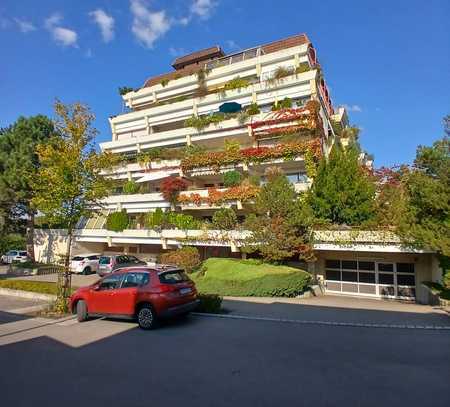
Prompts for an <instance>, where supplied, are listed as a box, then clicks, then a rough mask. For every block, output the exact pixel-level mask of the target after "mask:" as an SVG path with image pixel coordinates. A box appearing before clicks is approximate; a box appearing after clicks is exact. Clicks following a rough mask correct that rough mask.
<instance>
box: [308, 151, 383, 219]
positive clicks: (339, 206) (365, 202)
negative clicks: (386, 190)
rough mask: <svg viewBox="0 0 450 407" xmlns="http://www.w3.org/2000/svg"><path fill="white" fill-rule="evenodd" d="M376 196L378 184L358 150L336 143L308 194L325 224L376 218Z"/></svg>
mask: <svg viewBox="0 0 450 407" xmlns="http://www.w3.org/2000/svg"><path fill="white" fill-rule="evenodd" d="M374 199H375V184H374V182H373V180H372V179H371V177H370V175H369V172H368V171H367V169H366V168H365V167H364V166H363V165H362V164H361V163H360V162H359V151H358V149H357V148H356V147H355V146H351V147H349V148H347V149H344V148H343V147H340V146H338V145H335V146H334V147H333V149H332V151H331V153H330V156H329V157H328V159H326V158H323V159H322V161H321V163H320V164H319V168H318V170H317V176H316V178H315V179H314V182H313V185H312V189H311V191H310V193H309V197H308V202H309V203H310V205H311V207H312V209H313V211H314V215H315V217H316V218H317V219H318V220H320V221H322V222H326V223H333V224H339V225H343V224H346V225H361V224H363V223H364V222H368V221H370V220H372V219H373V218H374V216H375V212H374Z"/></svg>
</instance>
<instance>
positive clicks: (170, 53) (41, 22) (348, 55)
mask: <svg viewBox="0 0 450 407" xmlns="http://www.w3.org/2000/svg"><path fill="white" fill-rule="evenodd" d="M37 4H39V7H37ZM301 32H305V33H307V35H308V36H309V38H310V39H311V41H312V42H313V44H314V46H315V47H316V49H317V51H318V56H319V60H320V62H321V64H322V66H323V68H324V73H325V78H326V80H327V82H328V85H329V87H330V89H331V95H332V98H333V101H334V104H335V105H339V104H345V105H347V106H349V107H350V112H349V114H350V119H351V122H352V123H353V124H356V125H358V126H360V127H361V128H362V136H361V143H362V145H363V147H364V148H365V149H366V150H367V151H368V152H371V153H373V154H374V155H375V162H376V165H392V164H397V163H401V162H410V161H411V160H412V159H413V157H414V155H415V149H416V146H417V145H418V144H430V143H431V142H432V141H433V140H435V139H437V138H439V137H441V136H442V134H443V130H442V117H443V116H444V115H446V114H450V1H448V0H442V1H439V0H428V1H426V2H425V1H423V0H422V1H415V0H409V1H400V0H396V1H392V0H390V1H384V0H378V1H368V0H366V1H361V0H354V1H346V0H341V1H339V2H336V1H326V0H322V1H320V2H316V1H305V2H303V1H298V0H293V1H287V0H285V1H277V2H275V1H269V0H258V1H256V0H239V1H236V0H172V1H168V0H166V1H157V0H130V1H127V0H90V1H76V0H73V1H64V2H63V1H57V0H40V1H39V2H36V1H35V0H21V1H17V0H2V2H1V3H0V44H1V54H0V55H1V63H0V91H1V94H2V98H3V102H2V104H1V109H0V126H2V127H3V126H6V125H8V124H10V123H12V122H14V121H15V120H16V118H17V117H18V116H20V115H25V116H29V115H35V114H38V113H43V114H47V115H50V116H51V115H52V103H53V101H54V99H55V98H56V97H58V98H59V99H61V100H62V101H63V102H74V101H82V102H84V103H86V104H88V105H89V106H90V107H91V109H92V110H93V111H94V113H95V114H96V117H97V119H96V122H95V126H96V127H97V129H98V130H99V132H100V134H99V136H98V141H106V140H110V138H111V135H110V129H109V125H108V120H107V118H108V116H110V115H113V114H117V113H119V112H120V111H121V100H120V97H119V95H118V92H117V88H118V87H119V86H131V87H138V86H140V85H141V84H142V83H143V82H144V80H145V79H146V78H147V77H150V76H153V75H155V74H159V73H163V72H166V71H168V70H170V69H171V67H170V63H171V62H172V60H173V59H174V58H175V57H176V56H177V55H179V54H183V53H188V52H192V51H195V50H197V49H201V48H205V47H208V46H210V45H216V44H218V45H221V46H222V47H223V48H224V49H225V51H228V52H231V51H236V50H238V49H241V48H248V47H252V46H255V45H258V44H261V43H265V42H270V41H273V40H276V39H280V38H283V37H286V36H290V35H293V34H297V33H301Z"/></svg>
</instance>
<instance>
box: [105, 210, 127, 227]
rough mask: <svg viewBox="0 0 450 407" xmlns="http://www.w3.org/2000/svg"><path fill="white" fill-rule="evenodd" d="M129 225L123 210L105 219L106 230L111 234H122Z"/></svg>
mask: <svg viewBox="0 0 450 407" xmlns="http://www.w3.org/2000/svg"><path fill="white" fill-rule="evenodd" d="M129 223H130V219H129V217H128V214H127V212H126V211H125V210H122V211H120V212H113V213H110V214H109V215H108V217H107V218H106V229H107V230H112V231H113V232H122V231H123V230H125V229H126V228H127V227H128V225H129Z"/></svg>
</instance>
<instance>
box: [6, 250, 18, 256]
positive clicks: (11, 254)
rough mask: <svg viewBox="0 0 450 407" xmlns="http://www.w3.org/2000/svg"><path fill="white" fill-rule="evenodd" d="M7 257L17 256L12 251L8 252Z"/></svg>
mask: <svg viewBox="0 0 450 407" xmlns="http://www.w3.org/2000/svg"><path fill="white" fill-rule="evenodd" d="M8 256H17V252H16V251H14V250H12V251H10V252H8Z"/></svg>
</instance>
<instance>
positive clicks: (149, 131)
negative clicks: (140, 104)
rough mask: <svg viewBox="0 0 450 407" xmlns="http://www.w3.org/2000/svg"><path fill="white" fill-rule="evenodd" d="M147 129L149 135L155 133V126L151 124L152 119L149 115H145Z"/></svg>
mask: <svg viewBox="0 0 450 407" xmlns="http://www.w3.org/2000/svg"><path fill="white" fill-rule="evenodd" d="M145 130H146V131H147V134H149V135H150V134H152V133H153V128H152V126H151V125H150V119H149V118H148V116H145Z"/></svg>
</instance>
